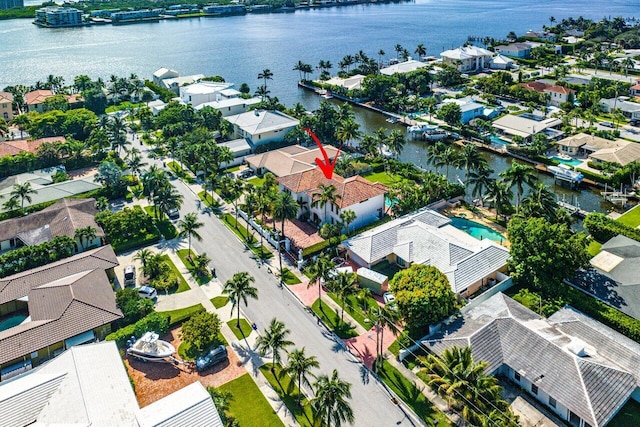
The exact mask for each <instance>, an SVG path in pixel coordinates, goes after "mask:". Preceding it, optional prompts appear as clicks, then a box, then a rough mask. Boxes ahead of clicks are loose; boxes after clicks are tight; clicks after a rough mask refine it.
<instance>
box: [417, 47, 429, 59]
mask: <svg viewBox="0 0 640 427" xmlns="http://www.w3.org/2000/svg"><path fill="white" fill-rule="evenodd" d="M415 54H416V55H418V60H421V59H422V57H423V56H425V55H426V54H427V48H426V47H424V44H422V43H420V44H419V45H418V46H417V47H416V50H415Z"/></svg>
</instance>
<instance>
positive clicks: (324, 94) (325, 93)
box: [320, 90, 333, 99]
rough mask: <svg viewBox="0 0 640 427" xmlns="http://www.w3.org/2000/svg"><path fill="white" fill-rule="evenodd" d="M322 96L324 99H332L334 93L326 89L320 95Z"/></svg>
mask: <svg viewBox="0 0 640 427" xmlns="http://www.w3.org/2000/svg"><path fill="white" fill-rule="evenodd" d="M320 96H322V97H323V98H324V99H331V98H333V95H332V94H331V92H329V91H328V90H327V91H325V92H324V93H323V94H322V95H320Z"/></svg>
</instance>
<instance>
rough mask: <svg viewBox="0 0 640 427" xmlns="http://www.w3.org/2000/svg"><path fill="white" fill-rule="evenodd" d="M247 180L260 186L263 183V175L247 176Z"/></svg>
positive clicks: (255, 185)
mask: <svg viewBox="0 0 640 427" xmlns="http://www.w3.org/2000/svg"><path fill="white" fill-rule="evenodd" d="M247 182H248V183H249V184H251V185H253V186H254V187H262V185H263V184H264V177H259V176H254V177H253V178H249V179H248V180H247Z"/></svg>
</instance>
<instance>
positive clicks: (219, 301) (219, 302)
mask: <svg viewBox="0 0 640 427" xmlns="http://www.w3.org/2000/svg"><path fill="white" fill-rule="evenodd" d="M228 303H229V297H225V296H219V297H215V298H211V304H213V306H214V307H215V308H222V307H224V306H225V305H227V304H228Z"/></svg>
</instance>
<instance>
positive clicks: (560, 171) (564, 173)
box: [547, 164, 584, 184]
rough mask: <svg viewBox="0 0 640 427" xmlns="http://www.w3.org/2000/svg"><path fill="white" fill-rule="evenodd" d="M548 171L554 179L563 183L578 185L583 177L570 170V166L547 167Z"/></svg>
mask: <svg viewBox="0 0 640 427" xmlns="http://www.w3.org/2000/svg"><path fill="white" fill-rule="evenodd" d="M547 168H548V169H549V171H551V173H552V174H553V176H554V177H556V178H558V179H561V180H563V181H569V182H571V183H572V184H573V183H576V184H580V183H581V182H582V180H583V179H584V175H583V174H582V173H580V172H578V171H575V170H573V169H571V167H570V166H567V165H564V164H559V165H558V166H548V167H547Z"/></svg>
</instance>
